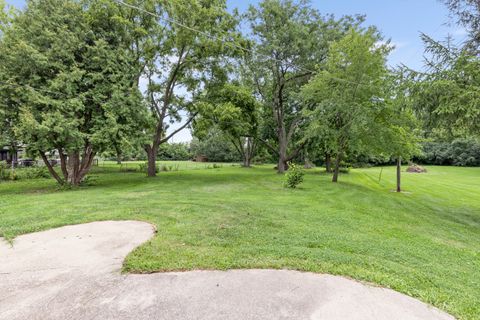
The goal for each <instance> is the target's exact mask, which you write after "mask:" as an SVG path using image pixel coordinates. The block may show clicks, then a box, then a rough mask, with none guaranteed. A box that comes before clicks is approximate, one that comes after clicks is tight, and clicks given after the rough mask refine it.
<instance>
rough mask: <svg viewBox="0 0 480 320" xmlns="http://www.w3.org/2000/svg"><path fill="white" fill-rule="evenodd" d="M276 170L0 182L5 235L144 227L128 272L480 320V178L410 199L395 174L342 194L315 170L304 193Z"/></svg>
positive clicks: (344, 186) (425, 178)
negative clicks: (425, 307) (398, 300)
mask: <svg viewBox="0 0 480 320" xmlns="http://www.w3.org/2000/svg"><path fill="white" fill-rule="evenodd" d="M183 164H185V163H183ZM132 166H133V164H132ZM272 167H273V166H261V167H256V168H252V169H245V168H240V167H238V166H236V167H232V166H231V165H223V167H222V168H212V167H210V169H207V168H208V167H205V166H204V165H200V166H193V165H192V166H188V165H185V166H183V165H182V166H179V171H172V172H162V173H160V174H159V176H158V177H157V178H153V179H152V178H151V179H148V178H145V176H144V174H142V173H138V172H120V171H119V168H118V167H116V166H115V165H110V166H108V167H99V168H95V173H94V174H95V175H96V182H95V184H94V185H92V186H88V187H82V188H80V189H76V190H58V188H57V187H56V185H55V183H54V181H53V180H45V179H43V180H42V179H41V180H28V181H27V180H24V181H18V182H5V183H0V235H1V236H3V237H6V238H7V239H13V238H14V237H15V236H17V235H19V234H22V233H27V232H35V231H39V230H44V229H48V228H52V227H58V226H62V225H66V224H76V223H83V222H89V221H96V220H109V219H115V220H116V219H132V220H144V221H149V222H151V223H153V224H155V225H156V227H157V229H158V233H157V235H156V236H155V237H154V238H153V239H152V240H151V241H150V242H148V243H146V244H145V245H143V246H141V247H140V248H138V249H137V250H135V251H134V252H132V253H131V254H130V255H129V256H128V258H127V260H126V261H125V265H124V270H125V271H127V272H154V271H170V270H192V269H235V268H286V269H296V270H304V271H312V272H318V273H330V274H338V275H344V276H348V277H351V278H355V279H359V280H365V281H368V282H371V283H375V284H378V285H381V286H385V287H390V288H393V289H395V290H397V291H400V292H403V293H406V294H408V295H410V296H413V297H417V298H419V299H421V300H423V301H425V302H427V303H430V304H433V305H435V306H437V307H439V308H441V309H443V310H445V311H447V312H450V313H451V314H453V315H454V316H457V317H458V318H460V319H480V168H453V167H428V170H429V171H428V173H427V174H407V173H405V174H403V180H404V189H405V191H407V192H405V193H402V194H396V193H393V192H391V190H392V189H393V188H394V178H395V169H394V168H393V167H389V168H383V169H380V168H371V169H356V170H352V172H351V173H350V174H347V175H342V176H341V177H340V183H338V184H332V183H330V178H331V177H330V176H329V175H327V174H325V173H322V172H321V170H312V171H309V172H308V173H307V175H306V177H305V183H304V184H303V185H302V186H301V188H300V189H297V190H289V189H285V188H283V186H282V181H283V177H282V176H280V175H277V174H276V173H275V171H274V170H273V169H272ZM381 170H383V173H382V176H381V180H379V176H380V171H381Z"/></svg>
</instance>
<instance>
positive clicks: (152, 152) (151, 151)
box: [145, 146, 157, 177]
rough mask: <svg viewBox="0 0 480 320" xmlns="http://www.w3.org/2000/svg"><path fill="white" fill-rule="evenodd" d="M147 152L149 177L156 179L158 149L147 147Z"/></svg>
mask: <svg viewBox="0 0 480 320" xmlns="http://www.w3.org/2000/svg"><path fill="white" fill-rule="evenodd" d="M145 151H146V152H147V160H148V164H147V176H148V177H156V176H157V148H155V147H153V148H152V147H151V146H146V148H145Z"/></svg>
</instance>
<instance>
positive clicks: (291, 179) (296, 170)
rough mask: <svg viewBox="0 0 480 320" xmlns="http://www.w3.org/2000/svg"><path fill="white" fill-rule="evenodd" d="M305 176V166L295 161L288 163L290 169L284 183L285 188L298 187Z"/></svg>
mask: <svg viewBox="0 0 480 320" xmlns="http://www.w3.org/2000/svg"><path fill="white" fill-rule="evenodd" d="M304 176H305V171H304V170H303V168H302V167H301V166H299V165H297V164H295V163H293V162H289V163H288V171H287V173H286V174H285V181H284V183H283V185H284V187H285V188H292V189H295V188H297V187H298V186H299V185H300V184H301V183H302V182H303V178H304Z"/></svg>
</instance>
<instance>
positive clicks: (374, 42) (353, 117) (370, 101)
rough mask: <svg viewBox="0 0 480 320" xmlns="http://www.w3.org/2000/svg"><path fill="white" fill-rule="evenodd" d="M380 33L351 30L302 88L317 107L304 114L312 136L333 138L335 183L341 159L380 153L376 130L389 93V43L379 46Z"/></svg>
mask: <svg viewBox="0 0 480 320" xmlns="http://www.w3.org/2000/svg"><path fill="white" fill-rule="evenodd" d="M379 40H380V37H379V35H378V33H377V32H376V30H375V29H373V28H370V29H368V30H367V31H361V30H357V29H351V30H350V31H349V32H348V33H347V35H346V36H345V37H344V38H343V39H341V40H339V41H337V42H335V43H334V44H332V46H331V48H330V52H329V54H328V58H327V61H326V63H325V67H324V70H323V71H319V72H318V74H317V75H316V76H315V77H314V78H313V79H312V80H311V81H310V82H309V83H308V84H307V85H306V86H305V87H304V88H303V90H302V95H303V96H304V99H305V100H306V102H307V103H309V104H311V105H313V106H314V108H313V110H311V111H308V112H305V113H306V115H308V116H309V117H310V119H311V120H310V124H309V126H308V128H307V131H306V132H307V135H308V136H309V137H310V138H312V139H314V138H315V137H322V136H328V137H331V144H330V147H331V150H332V151H333V153H334V154H335V163H334V173H333V178H332V181H333V182H337V181H338V175H339V168H340V164H341V162H342V160H344V159H345V157H346V155H347V153H348V152H350V153H352V154H353V153H355V152H357V153H360V152H364V153H368V152H379V151H380V150H381V148H380V144H379V143H378V140H379V139H380V138H379V137H378V136H376V135H375V134H374V133H372V132H371V131H370V130H369V128H371V127H373V124H374V123H375V121H377V116H378V114H379V112H381V111H382V105H383V104H382V103H378V102H379V101H382V100H385V97H386V96H387V90H386V86H385V79H386V77H387V75H388V70H387V68H386V57H387V55H388V53H389V51H390V47H389V45H388V44H383V45H381V44H379Z"/></svg>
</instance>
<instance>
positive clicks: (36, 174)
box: [18, 167, 50, 179]
mask: <svg viewBox="0 0 480 320" xmlns="http://www.w3.org/2000/svg"><path fill="white" fill-rule="evenodd" d="M18 173H19V175H20V179H48V178H50V173H48V170H47V168H46V167H30V168H24V169H20V170H18Z"/></svg>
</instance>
